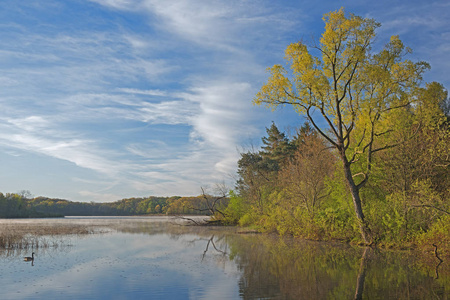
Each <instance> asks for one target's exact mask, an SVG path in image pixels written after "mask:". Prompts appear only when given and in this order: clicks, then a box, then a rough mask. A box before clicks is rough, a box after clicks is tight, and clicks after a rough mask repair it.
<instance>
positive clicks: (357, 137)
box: [254, 9, 429, 243]
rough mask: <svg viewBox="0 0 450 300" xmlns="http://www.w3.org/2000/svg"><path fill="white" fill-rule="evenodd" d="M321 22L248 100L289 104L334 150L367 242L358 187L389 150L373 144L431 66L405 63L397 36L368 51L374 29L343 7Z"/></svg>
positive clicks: (289, 50) (288, 51)
mask: <svg viewBox="0 0 450 300" xmlns="http://www.w3.org/2000/svg"><path fill="white" fill-rule="evenodd" d="M323 19H324V21H325V31H324V33H323V34H322V37H321V39H320V41H319V42H315V41H312V42H311V44H310V45H307V44H306V43H304V42H297V43H293V44H290V45H289V46H288V47H287V49H286V52H285V59H286V60H287V64H288V65H289V66H290V70H289V69H285V68H284V67H283V66H281V65H278V64H277V65H274V66H273V67H271V68H269V69H268V70H269V72H270V77H269V79H268V81H267V83H266V84H264V85H263V86H262V88H261V90H260V91H259V92H258V93H257V95H256V97H255V99H254V102H255V103H256V104H263V103H264V104H266V105H267V106H269V107H272V108H275V107H277V106H279V105H292V106H293V107H294V108H295V110H296V111H297V112H298V113H299V114H301V115H306V117H307V118H308V119H309V121H310V122H311V124H312V125H313V126H314V128H315V129H316V130H317V131H318V132H319V133H320V134H321V135H322V136H323V137H324V138H325V139H326V140H327V141H328V142H329V143H330V145H332V146H333V147H334V148H335V149H336V150H337V153H338V156H339V157H340V159H341V160H342V163H343V168H344V174H345V180H346V182H347V185H348V188H349V190H350V193H351V195H352V200H353V205H354V209H355V213H356V217H357V220H358V221H359V226H360V231H361V236H362V238H363V240H364V241H365V242H366V243H371V241H372V237H371V234H370V229H369V226H368V224H367V220H366V218H365V217H364V213H363V206H362V202H361V197H360V189H361V188H362V187H363V186H364V185H365V184H366V183H367V180H368V179H369V175H370V171H371V166H372V160H373V155H374V154H375V153H376V152H378V151H381V150H384V149H387V148H390V147H392V146H394V145H387V144H380V143H379V142H378V139H379V138H382V137H383V136H384V135H387V134H390V133H391V132H392V130H394V128H391V127H390V124H389V122H388V121H387V120H388V119H389V118H385V116H386V115H389V114H390V113H391V112H392V111H395V110H397V109H405V108H407V107H408V106H409V105H410V104H411V103H412V102H413V101H414V100H415V99H416V92H417V90H418V88H419V85H420V83H421V80H422V77H421V75H422V74H423V72H424V71H425V70H426V69H427V68H429V66H428V64H427V63H424V62H417V63H414V62H412V61H410V60H407V59H405V55H406V54H408V53H409V52H410V49H409V48H406V47H405V46H404V45H403V43H402V42H401V40H400V39H399V37H398V36H392V37H391V39H390V41H389V43H387V44H386V46H385V47H384V48H383V49H382V50H381V51H380V52H378V53H373V51H372V45H373V43H374V38H375V36H376V34H375V30H376V29H377V28H378V27H379V26H380V24H379V23H377V22H376V21H375V20H373V19H366V18H361V17H359V16H356V15H353V14H350V15H346V14H345V12H344V9H340V10H339V11H335V12H330V13H328V14H325V16H324V18H323ZM356 162H358V163H357V164H356ZM362 162H364V164H362Z"/></svg>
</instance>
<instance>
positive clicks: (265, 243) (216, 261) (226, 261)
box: [0, 217, 450, 299]
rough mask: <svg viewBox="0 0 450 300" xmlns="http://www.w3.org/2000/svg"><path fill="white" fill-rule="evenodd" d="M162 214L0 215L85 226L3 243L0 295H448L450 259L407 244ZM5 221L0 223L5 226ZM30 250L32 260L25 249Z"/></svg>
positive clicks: (11, 224)
mask: <svg viewBox="0 0 450 300" xmlns="http://www.w3.org/2000/svg"><path fill="white" fill-rule="evenodd" d="M173 223H174V220H173V219H171V218H167V217H150V218H64V219H53V220H43V219H33V220H0V226H3V228H8V230H13V228H14V226H23V225H24V224H26V225H27V226H32V227H38V226H44V224H45V226H47V225H49V224H50V225H52V226H53V227H58V226H67V225H70V224H73V225H86V226H91V227H92V228H93V233H90V234H66V235H55V234H52V235H48V236H43V237H40V238H43V239H45V241H47V242H46V243H41V244H40V247H38V248H34V247H33V249H32V248H28V249H23V250H21V249H12V250H8V251H7V250H2V251H0V268H1V273H0V286H1V297H0V298H1V299H354V298H359V299H448V298H449V295H450V287H449V285H448V283H449V278H450V275H449V273H450V272H449V270H448V264H446V263H445V262H444V264H441V265H439V266H438V267H437V268H436V265H437V264H435V263H434V261H433V260H432V259H433V257H432V256H431V255H430V257H431V258H430V259H431V260H429V261H423V260H420V259H418V255H417V254H416V253H413V252H386V251H383V252H380V251H375V250H373V249H364V248H355V247H350V246H348V245H343V244H338V243H336V244H330V243H317V242H305V241H298V240H294V239H289V238H280V237H277V236H270V235H262V234H240V233H237V231H239V229H237V228H233V227H229V228H227V227H193V226H180V225H175V224H173ZM5 226H6V227H5ZM32 251H34V252H35V253H36V258H35V260H34V262H33V263H31V262H24V261H23V256H30V255H31V252H32Z"/></svg>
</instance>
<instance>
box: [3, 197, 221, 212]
mask: <svg viewBox="0 0 450 300" xmlns="http://www.w3.org/2000/svg"><path fill="white" fill-rule="evenodd" d="M227 201H228V198H224V197H219V198H217V197H213V196H210V195H207V194H202V195H200V196H197V197H178V196H173V197H154V196H150V197H145V198H127V199H122V200H119V201H115V202H102V203H96V202H74V201H68V200H64V199H51V198H47V197H34V198H31V197H29V196H28V197H27V195H23V193H12V194H11V193H8V194H2V193H0V218H42V217H64V216H139V215H161V214H168V215H180V214H183V215H191V214H195V215H211V214H212V212H211V209H210V208H211V205H212V204H213V203H214V202H216V203H217V206H219V204H220V205H221V206H226V204H227Z"/></svg>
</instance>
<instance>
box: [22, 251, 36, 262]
mask: <svg viewBox="0 0 450 300" xmlns="http://www.w3.org/2000/svg"><path fill="white" fill-rule="evenodd" d="M23 260H24V261H34V252H33V253H31V257H30V256H25V257H24V258H23Z"/></svg>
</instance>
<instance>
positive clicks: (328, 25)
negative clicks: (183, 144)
mask: <svg viewBox="0 0 450 300" xmlns="http://www.w3.org/2000/svg"><path fill="white" fill-rule="evenodd" d="M323 19H324V21H325V31H324V33H323V34H322V37H321V38H320V41H314V40H313V41H311V42H310V43H305V42H298V43H293V44H291V45H289V46H288V47H287V48H286V51H285V59H286V65H287V66H288V67H289V68H285V67H284V66H283V65H281V64H277V65H274V66H273V67H270V68H268V73H269V78H268V80H267V82H266V83H265V84H264V85H263V86H262V87H261V89H260V91H259V92H258V93H257V94H256V96H255V98H254V104H255V105H265V106H266V107H268V108H270V109H277V108H278V107H285V109H288V108H292V109H294V110H295V111H296V112H297V113H298V115H299V118H301V119H302V120H304V121H305V122H304V125H303V126H302V127H301V128H299V129H298V130H297V132H296V133H295V134H293V136H287V135H286V134H285V133H284V132H281V131H280V130H279V129H278V128H277V126H276V125H275V124H272V125H271V126H270V127H269V128H267V136H265V137H263V138H262V143H263V145H262V147H261V149H259V150H255V149H252V150H250V151H247V152H245V151H244V153H242V154H241V157H240V160H239V162H238V176H239V179H238V181H237V184H236V189H235V190H234V191H233V192H232V193H231V197H230V203H229V205H228V207H227V209H226V215H227V218H228V220H229V222H230V223H238V224H240V225H242V226H254V227H256V228H257V229H259V230H262V231H267V232H277V233H279V234H290V235H293V236H296V237H301V238H306V239H314V240H330V239H338V240H344V241H352V242H356V243H361V244H365V245H373V244H378V245H384V246H387V247H390V246H394V245H402V247H415V246H416V245H421V244H422V245H424V244H427V245H432V244H435V245H437V246H438V247H439V248H440V249H446V251H447V252H448V251H449V249H450V201H449V199H450V176H449V175H450V173H449V166H450V131H449V130H450V127H449V125H450V101H449V98H448V92H447V90H446V89H445V88H444V86H443V85H442V84H440V83H438V82H430V83H424V82H423V74H424V73H425V72H426V71H427V70H428V69H429V67H430V66H429V65H428V64H427V63H426V62H420V61H419V62H413V61H411V60H408V59H407V58H406V57H407V56H408V55H409V54H410V53H411V51H412V50H411V49H409V48H408V47H406V46H404V44H403V43H402V41H401V40H400V38H399V37H398V36H392V37H391V39H390V41H389V42H388V43H387V44H386V45H385V46H384V47H383V48H382V49H381V50H380V51H379V52H373V51H372V48H373V45H374V41H375V37H376V34H375V31H376V29H377V28H378V27H379V26H380V24H379V23H377V22H376V21H375V20H373V19H364V18H361V17H359V16H355V15H352V14H350V15H347V14H345V12H344V10H343V9H341V10H339V11H335V12H331V13H329V14H326V15H325V16H324V18H323ZM447 254H448V253H447Z"/></svg>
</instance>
